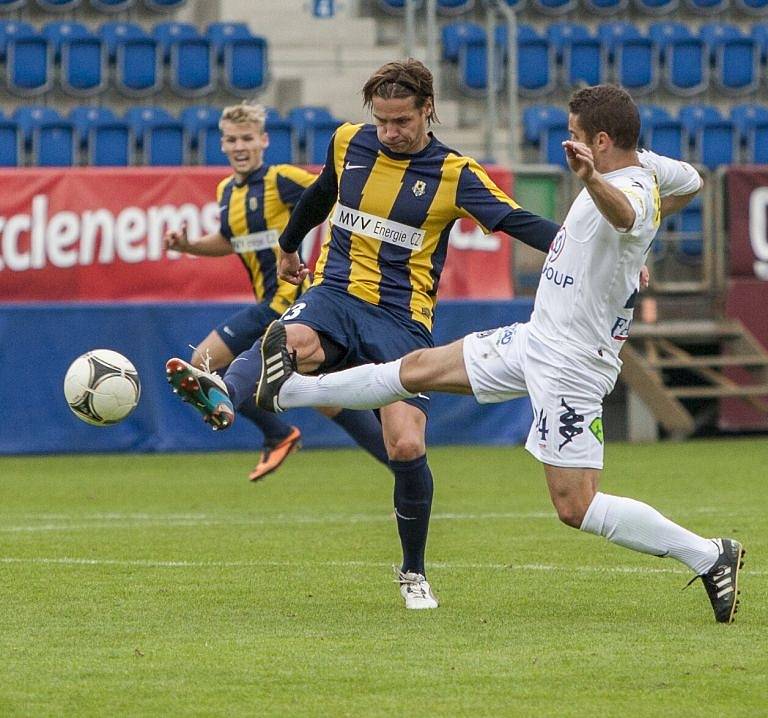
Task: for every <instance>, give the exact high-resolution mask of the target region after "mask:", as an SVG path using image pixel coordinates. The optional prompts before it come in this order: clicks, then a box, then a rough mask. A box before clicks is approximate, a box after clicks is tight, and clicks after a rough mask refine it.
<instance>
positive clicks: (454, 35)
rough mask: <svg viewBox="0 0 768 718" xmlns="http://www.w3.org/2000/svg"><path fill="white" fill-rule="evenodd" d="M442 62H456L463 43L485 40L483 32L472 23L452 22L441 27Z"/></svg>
mask: <svg viewBox="0 0 768 718" xmlns="http://www.w3.org/2000/svg"><path fill="white" fill-rule="evenodd" d="M442 40H443V53H442V57H443V60H445V61H446V62H458V61H459V50H460V48H461V45H462V44H463V43H466V42H469V41H471V40H474V41H484V40H485V30H483V28H482V27H481V26H480V25H478V24H477V23H474V22H452V23H449V24H447V25H443V29H442Z"/></svg>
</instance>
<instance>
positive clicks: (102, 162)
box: [86, 119, 134, 167]
mask: <svg viewBox="0 0 768 718" xmlns="http://www.w3.org/2000/svg"><path fill="white" fill-rule="evenodd" d="M133 147H134V138H133V133H132V131H131V128H130V126H129V125H128V123H127V122H125V121H124V120H116V119H112V120H98V121H96V122H94V123H93V124H91V126H90V127H89V128H88V134H87V139H86V157H87V159H88V165H89V166H91V167H126V166H128V165H131V164H133V159H134V153H133Z"/></svg>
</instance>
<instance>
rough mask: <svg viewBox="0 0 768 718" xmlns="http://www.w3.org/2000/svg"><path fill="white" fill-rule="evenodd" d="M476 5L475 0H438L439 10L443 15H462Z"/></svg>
mask: <svg viewBox="0 0 768 718" xmlns="http://www.w3.org/2000/svg"><path fill="white" fill-rule="evenodd" d="M474 6H475V0H437V11H438V12H439V13H440V14H441V15H462V14H464V13H465V12H469V11H470V10H471V9H472V8H473V7H474Z"/></svg>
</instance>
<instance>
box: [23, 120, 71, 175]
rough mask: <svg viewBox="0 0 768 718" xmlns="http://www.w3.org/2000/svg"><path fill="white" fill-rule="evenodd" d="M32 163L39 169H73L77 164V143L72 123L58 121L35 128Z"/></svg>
mask: <svg viewBox="0 0 768 718" xmlns="http://www.w3.org/2000/svg"><path fill="white" fill-rule="evenodd" d="M32 162H33V164H35V165H36V166H37V167H71V166H72V165H74V164H77V142H76V139H75V128H74V127H73V125H72V123H71V122H69V121H67V120H57V121H51V122H40V123H39V124H36V125H35V126H33V127H32Z"/></svg>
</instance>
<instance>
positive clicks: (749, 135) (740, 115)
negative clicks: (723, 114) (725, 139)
mask: <svg viewBox="0 0 768 718" xmlns="http://www.w3.org/2000/svg"><path fill="white" fill-rule="evenodd" d="M731 122H733V126H734V127H735V128H736V132H737V133H738V135H739V143H740V144H741V146H742V147H747V146H748V145H749V142H750V140H751V139H753V134H754V133H753V128H754V127H755V126H756V125H759V124H762V123H768V107H765V106H764V105H757V104H754V103H752V102H747V103H744V104H742V105H736V106H735V107H732V108H731Z"/></svg>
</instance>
